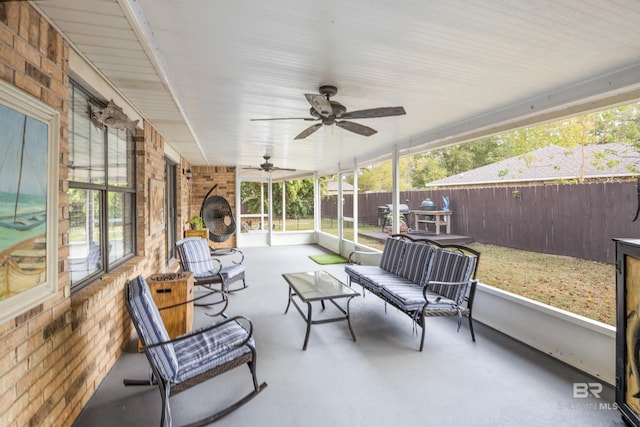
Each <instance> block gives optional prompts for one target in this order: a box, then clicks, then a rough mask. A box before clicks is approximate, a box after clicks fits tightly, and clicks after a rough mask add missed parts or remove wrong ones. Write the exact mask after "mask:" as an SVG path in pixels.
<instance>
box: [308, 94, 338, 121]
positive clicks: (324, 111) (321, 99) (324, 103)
mask: <svg viewBox="0 0 640 427" xmlns="http://www.w3.org/2000/svg"><path fill="white" fill-rule="evenodd" d="M304 96H305V98H307V101H309V104H311V106H312V107H313V109H314V110H316V111H317V112H318V114H320V115H321V116H322V117H329V116H330V115H331V114H333V107H332V106H331V103H330V102H329V100H328V99H327V98H326V97H325V96H324V95H317V94H315V95H314V94H311V93H305V94H304Z"/></svg>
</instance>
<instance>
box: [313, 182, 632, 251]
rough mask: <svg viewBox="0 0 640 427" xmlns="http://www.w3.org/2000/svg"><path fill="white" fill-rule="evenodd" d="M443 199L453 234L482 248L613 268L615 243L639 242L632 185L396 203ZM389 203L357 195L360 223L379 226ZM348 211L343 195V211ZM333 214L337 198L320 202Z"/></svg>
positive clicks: (435, 193)
mask: <svg viewBox="0 0 640 427" xmlns="http://www.w3.org/2000/svg"><path fill="white" fill-rule="evenodd" d="M442 196H448V197H449V200H450V208H451V210H452V211H453V217H452V221H453V222H452V229H453V233H454V234H458V235H466V236H470V237H472V238H473V239H474V240H475V241H476V242H480V243H487V244H493V245H499V246H506V247H512V248H516V249H523V250H528V251H534V252H543V253H549V254H556V255H567V256H572V257H576V258H583V259H589V260H594V261H603V262H608V263H613V262H614V260H615V245H614V244H613V242H612V239H613V238H615V237H626V238H640V219H638V221H636V222H632V219H633V217H634V215H635V212H636V208H637V189H636V183H635V182H631V181H627V182H609V183H603V182H602V183H588V184H547V185H537V186H517V185H514V186H504V187H491V188H458V189H438V190H422V191H402V192H400V203H407V204H408V205H409V208H410V209H420V203H421V202H422V201H423V200H424V199H426V198H427V197H428V198H430V199H431V200H433V201H434V202H436V204H437V207H438V209H440V208H441V207H442ZM391 200H392V199H391V193H368V194H360V195H358V211H359V215H358V216H359V222H360V223H363V222H365V223H369V224H377V218H378V217H377V211H378V206H380V205H384V204H387V203H391ZM407 201H408V202H407ZM352 206H353V196H352V195H345V211H346V212H352V209H353V208H352ZM335 212H337V210H336V198H335V197H333V198H329V199H326V200H323V203H322V214H323V217H325V218H327V217H335V215H336V214H335Z"/></svg>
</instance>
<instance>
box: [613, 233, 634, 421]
mask: <svg viewBox="0 0 640 427" xmlns="http://www.w3.org/2000/svg"><path fill="white" fill-rule="evenodd" d="M614 240H615V241H616V406H617V408H618V410H620V412H621V413H622V416H623V418H624V419H625V421H626V422H627V424H628V425H632V426H636V427H638V426H640V239H614Z"/></svg>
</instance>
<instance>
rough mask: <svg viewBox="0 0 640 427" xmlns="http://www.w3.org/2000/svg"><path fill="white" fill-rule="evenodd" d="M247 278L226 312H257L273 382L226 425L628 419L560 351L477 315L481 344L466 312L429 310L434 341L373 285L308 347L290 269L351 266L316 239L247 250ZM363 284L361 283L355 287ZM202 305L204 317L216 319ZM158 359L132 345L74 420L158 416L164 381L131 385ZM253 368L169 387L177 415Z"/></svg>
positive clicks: (144, 420) (92, 422)
mask: <svg viewBox="0 0 640 427" xmlns="http://www.w3.org/2000/svg"><path fill="white" fill-rule="evenodd" d="M243 252H244V253H245V256H246V258H245V263H246V264H247V283H248V284H249V288H247V289H246V290H243V291H241V292H237V293H235V294H232V295H231V296H230V304H229V309H228V310H227V313H228V314H229V315H235V314H242V315H245V316H247V317H249V318H250V319H252V320H253V322H254V327H255V330H254V335H255V339H256V343H257V350H258V380H259V381H260V382H262V381H266V382H267V383H268V385H269V386H268V387H267V388H266V389H265V390H264V391H263V392H262V393H260V394H259V395H258V396H256V397H255V398H254V399H253V400H252V401H250V402H249V403H247V404H246V405H244V406H243V407H241V408H240V409H239V410H237V411H235V412H234V413H232V414H230V415H229V416H227V417H225V418H223V419H221V420H220V421H218V422H217V423H216V424H215V425H216V426H249V425H255V426H305V427H306V426H322V427H325V426H397V425H404V426H463V425H464V426H519V427H524V426H581V427H584V426H624V423H623V422H622V420H621V417H620V413H619V411H618V410H617V409H615V408H614V405H613V401H614V389H613V387H611V386H608V385H606V384H603V386H604V387H603V391H602V393H601V396H600V398H595V397H593V396H591V397H589V398H574V397H573V384H574V383H585V382H597V383H599V381H598V380H597V379H594V378H592V377H589V376H587V375H585V374H583V373H582V372H580V371H577V370H575V369H573V368H571V367H569V366H567V365H565V364H563V363H561V362H558V361H556V360H554V359H552V358H551V357H549V356H547V355H545V354H543V353H540V352H538V351H537V350H533V349H531V348H530V347H527V346H525V345H522V344H521V343H519V342H517V341H515V340H513V339H511V338H509V337H507V336H504V335H502V334H501V333H499V332H497V331H495V330H493V329H490V328H488V327H485V326H484V325H482V324H480V323H478V322H476V323H475V326H476V339H477V341H476V342H475V343H474V342H472V341H471V337H470V334H469V330H468V325H467V323H466V321H465V322H463V326H462V328H461V329H460V332H459V333H456V321H455V320H454V319H448V318H433V319H428V320H427V335H426V343H425V349H424V351H423V352H418V351H417V349H418V345H419V335H417V333H416V332H415V331H414V329H413V325H412V322H411V321H410V319H409V318H408V317H407V316H405V315H404V314H402V313H399V312H397V311H396V310H395V309H393V308H388V311H387V313H386V314H385V307H384V304H383V303H382V302H381V301H380V300H379V299H377V298H376V297H374V296H372V295H367V296H366V297H365V298H361V297H357V298H356V299H354V300H353V301H352V303H351V315H352V325H353V329H354V332H355V334H356V338H357V341H356V342H354V341H352V339H351V335H350V334H349V331H348V328H347V324H346V322H340V323H329V324H321V325H314V326H312V329H311V337H310V339H309V344H308V348H307V351H302V343H303V340H304V333H305V324H304V322H303V320H302V318H301V317H300V315H299V314H298V313H297V312H296V311H295V309H293V308H292V309H290V310H289V313H288V314H286V315H285V314H284V309H285V307H286V303H287V296H288V287H287V285H286V283H285V281H284V279H283V278H282V273H285V272H297V271H313V270H321V269H326V270H328V271H329V272H331V273H332V274H334V275H335V276H336V277H338V278H340V279H344V280H346V276H345V274H344V265H328V266H321V265H318V264H316V263H314V262H313V261H311V260H310V259H309V258H308V255H313V254H319V253H323V252H324V250H323V249H322V248H320V247H318V246H287V247H272V248H248V249H244V250H243ZM356 289H357V290H358V291H361V288H360V287H359V286H356ZM329 306H330V305H327V309H329ZM204 310H205V309H203V308H196V316H195V318H196V319H195V321H194V327H198V326H202V325H205V324H207V323H208V322H210V321H211V318H208V317H207V316H205V315H204V314H203V312H204ZM147 373H148V364H147V361H146V358H145V356H144V355H143V354H138V353H137V352H135V342H133V341H132V343H131V345H130V346H129V347H128V348H127V350H126V351H125V353H124V354H123V355H122V357H121V358H120V359H119V360H118V362H117V363H116V365H115V366H114V368H113V369H112V370H111V372H110V373H109V375H108V376H107V378H106V379H105V380H104V381H103V383H102V385H101V386H100V388H99V389H98V391H97V392H96V394H95V395H94V396H93V398H92V399H91V401H90V402H89V404H88V405H87V407H86V408H85V409H84V411H83V412H82V414H81V415H80V417H79V418H78V420H77V421H76V423H75V426H76V427H84V426H91V427H96V426H120V427H124V426H136V427H141V426H157V425H159V422H160V394H159V392H158V389H157V387H127V388H125V387H124V386H123V385H122V380H123V379H124V378H140V377H145V376H146V375H147ZM251 388H252V386H251V377H250V374H249V370H248V369H247V368H244V367H240V368H237V369H234V370H233V371H231V372H228V373H225V374H224V375H221V376H220V377H216V378H214V379H212V380H210V381H208V382H207V383H205V384H202V385H200V386H198V387H196V388H194V389H191V390H188V391H186V392H184V393H182V394H179V395H177V396H175V397H172V398H171V406H172V413H173V421H174V425H181V424H184V423H187V422H191V421H194V420H196V419H198V417H202V416H203V415H205V414H206V413H207V412H209V413H211V412H215V411H216V410H217V409H219V408H222V407H223V406H225V405H227V404H229V403H231V402H232V401H234V399H237V398H239V397H240V396H243V395H244V394H246V393H248V392H249V391H250V390H251Z"/></svg>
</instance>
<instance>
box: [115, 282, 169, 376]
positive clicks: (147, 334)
mask: <svg viewBox="0 0 640 427" xmlns="http://www.w3.org/2000/svg"><path fill="white" fill-rule="evenodd" d="M127 286H128V292H127V297H128V298H129V306H130V307H131V313H130V314H131V320H132V321H133V322H135V324H136V326H137V329H138V333H139V334H140V335H141V336H140V337H139V338H140V340H141V341H142V342H143V344H144V345H150V344H156V343H159V342H165V341H169V340H170V338H169V334H168V333H167V330H166V328H165V327H164V322H163V321H162V317H160V312H159V311H158V307H157V306H156V304H155V302H154V301H153V298H152V296H151V291H150V290H149V286H148V285H147V281H146V280H145V279H144V277H142V276H138V277H136V278H134V279H132V280H131V281H130V282H129V284H128V285H127ZM148 351H149V353H150V354H151V358H152V359H153V362H154V364H155V366H156V367H157V369H158V371H159V372H160V375H161V376H162V377H163V378H164V379H166V380H167V381H173V380H174V379H175V378H176V375H177V372H178V359H177V357H176V353H175V351H174V349H173V346H172V345H171V344H168V345H163V346H158V347H152V348H150V349H149V350H148Z"/></svg>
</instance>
